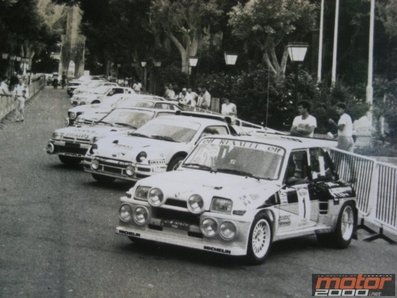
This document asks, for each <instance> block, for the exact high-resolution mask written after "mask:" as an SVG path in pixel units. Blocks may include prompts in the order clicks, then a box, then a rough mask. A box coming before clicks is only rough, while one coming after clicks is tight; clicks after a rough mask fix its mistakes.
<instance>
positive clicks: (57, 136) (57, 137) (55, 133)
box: [52, 132, 62, 140]
mask: <svg viewBox="0 0 397 298" xmlns="http://www.w3.org/2000/svg"><path fill="white" fill-rule="evenodd" d="M52 138H53V139H55V140H56V139H60V138H62V134H61V133H59V132H54V133H53V134H52Z"/></svg>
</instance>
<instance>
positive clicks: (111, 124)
mask: <svg viewBox="0 0 397 298" xmlns="http://www.w3.org/2000/svg"><path fill="white" fill-rule="evenodd" d="M93 122H95V121H93ZM96 123H103V124H107V125H110V126H113V123H110V122H106V121H103V120H98V121H96Z"/></svg>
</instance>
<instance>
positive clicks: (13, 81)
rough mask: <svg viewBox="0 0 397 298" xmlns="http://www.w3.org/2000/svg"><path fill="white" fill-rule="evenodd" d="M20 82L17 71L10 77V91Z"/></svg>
mask: <svg viewBox="0 0 397 298" xmlns="http://www.w3.org/2000/svg"><path fill="white" fill-rule="evenodd" d="M17 84H18V74H17V73H16V71H14V73H13V74H12V76H11V78H10V91H11V92H12V91H14V87H15V86H16V85H17Z"/></svg>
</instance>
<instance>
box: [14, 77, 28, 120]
mask: <svg viewBox="0 0 397 298" xmlns="http://www.w3.org/2000/svg"><path fill="white" fill-rule="evenodd" d="M13 92H14V96H15V122H23V121H24V120H25V101H26V88H25V86H24V85H23V83H22V79H19V81H18V83H17V84H16V85H15V87H14V91H13Z"/></svg>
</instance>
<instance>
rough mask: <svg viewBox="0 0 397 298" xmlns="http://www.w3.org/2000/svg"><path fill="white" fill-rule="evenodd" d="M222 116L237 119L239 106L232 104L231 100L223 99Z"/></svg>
mask: <svg viewBox="0 0 397 298" xmlns="http://www.w3.org/2000/svg"><path fill="white" fill-rule="evenodd" d="M222 101H223V104H222V107H221V114H222V115H225V116H232V117H237V106H236V105H235V104H234V103H232V102H230V100H229V98H223V99H222Z"/></svg>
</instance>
